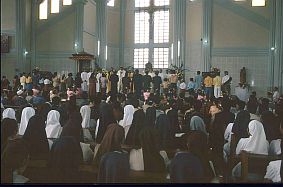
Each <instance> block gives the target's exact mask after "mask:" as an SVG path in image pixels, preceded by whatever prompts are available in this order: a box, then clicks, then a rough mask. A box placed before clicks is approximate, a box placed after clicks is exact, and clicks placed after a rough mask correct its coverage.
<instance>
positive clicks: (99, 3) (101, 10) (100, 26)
mask: <svg viewBox="0 0 283 187" xmlns="http://www.w3.org/2000/svg"><path fill="white" fill-rule="evenodd" d="M106 6H107V1H105V0H96V24H97V25H96V29H97V40H99V41H100V50H99V52H100V54H99V56H98V58H97V63H98V64H99V65H100V67H101V68H106V59H105V49H106V45H107V33H106Z"/></svg>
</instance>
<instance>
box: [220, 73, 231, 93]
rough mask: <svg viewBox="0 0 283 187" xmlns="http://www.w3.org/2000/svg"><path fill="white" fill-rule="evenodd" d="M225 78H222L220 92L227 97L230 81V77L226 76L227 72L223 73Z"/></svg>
mask: <svg viewBox="0 0 283 187" xmlns="http://www.w3.org/2000/svg"><path fill="white" fill-rule="evenodd" d="M224 74H225V76H224V77H223V78H222V91H224V92H226V93H227V94H228V95H230V94H231V86H230V84H231V81H232V77H230V76H229V75H228V71H224Z"/></svg>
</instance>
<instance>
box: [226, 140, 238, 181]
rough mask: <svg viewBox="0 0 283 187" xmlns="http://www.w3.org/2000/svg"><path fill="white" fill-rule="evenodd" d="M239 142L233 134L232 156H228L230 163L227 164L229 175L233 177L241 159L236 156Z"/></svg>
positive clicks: (231, 143)
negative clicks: (233, 172)
mask: <svg viewBox="0 0 283 187" xmlns="http://www.w3.org/2000/svg"><path fill="white" fill-rule="evenodd" d="M237 140H238V138H237V137H236V135H235V134H231V142H230V155H229V156H228V163H227V173H228V176H229V177H231V176H232V170H233V168H234V167H235V166H236V165H237V163H239V162H240V157H239V156H237V155H236V148H237Z"/></svg>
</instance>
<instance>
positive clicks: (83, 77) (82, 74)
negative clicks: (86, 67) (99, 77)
mask: <svg viewBox="0 0 283 187" xmlns="http://www.w3.org/2000/svg"><path fill="white" fill-rule="evenodd" d="M81 78H82V80H83V83H82V91H83V92H87V91H88V86H87V82H88V73H87V72H86V71H83V72H82V73H81Z"/></svg>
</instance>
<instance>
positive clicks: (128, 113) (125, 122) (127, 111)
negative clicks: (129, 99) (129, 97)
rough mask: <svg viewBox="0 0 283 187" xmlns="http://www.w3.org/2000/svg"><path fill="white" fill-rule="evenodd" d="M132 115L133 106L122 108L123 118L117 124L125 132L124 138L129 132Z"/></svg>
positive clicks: (133, 111)
mask: <svg viewBox="0 0 283 187" xmlns="http://www.w3.org/2000/svg"><path fill="white" fill-rule="evenodd" d="M134 113H135V108H134V106H133V105H127V106H125V108H124V117H123V119H122V120H121V121H120V122H119V125H121V126H122V127H123V128H124V130H125V138H126V137H127V134H128V132H129V129H130V127H131V125H132V122H133V119H134Z"/></svg>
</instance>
